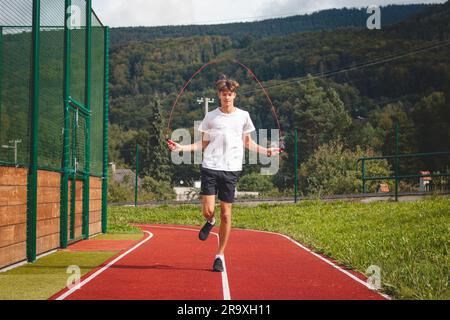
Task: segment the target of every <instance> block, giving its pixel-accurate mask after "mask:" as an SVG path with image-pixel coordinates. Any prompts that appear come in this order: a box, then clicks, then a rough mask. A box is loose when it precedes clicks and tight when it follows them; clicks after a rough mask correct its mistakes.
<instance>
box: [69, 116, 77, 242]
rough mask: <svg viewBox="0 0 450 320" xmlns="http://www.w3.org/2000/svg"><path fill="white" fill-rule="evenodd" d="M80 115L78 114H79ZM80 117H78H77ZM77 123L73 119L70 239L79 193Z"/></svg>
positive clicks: (73, 235) (72, 232) (73, 232)
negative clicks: (73, 154)
mask: <svg viewBox="0 0 450 320" xmlns="http://www.w3.org/2000/svg"><path fill="white" fill-rule="evenodd" d="M77 114H78V113H77ZM77 117H78V116H77ZM77 125H78V123H77V121H76V120H75V119H73V121H72V153H75V156H74V157H73V159H72V161H73V169H74V170H73V172H72V186H71V188H70V194H71V197H70V198H71V201H70V239H71V240H73V239H75V204H76V193H77V171H78V163H77V151H76V150H77V148H78V147H77Z"/></svg>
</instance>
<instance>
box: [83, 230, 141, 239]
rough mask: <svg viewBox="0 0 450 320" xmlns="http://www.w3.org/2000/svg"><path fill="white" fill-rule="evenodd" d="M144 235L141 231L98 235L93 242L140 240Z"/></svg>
mask: <svg viewBox="0 0 450 320" xmlns="http://www.w3.org/2000/svg"><path fill="white" fill-rule="evenodd" d="M143 235H144V234H143V232H142V231H141V230H137V232H136V233H106V234H101V235H98V236H96V237H94V238H92V240H140V239H142V237H143Z"/></svg>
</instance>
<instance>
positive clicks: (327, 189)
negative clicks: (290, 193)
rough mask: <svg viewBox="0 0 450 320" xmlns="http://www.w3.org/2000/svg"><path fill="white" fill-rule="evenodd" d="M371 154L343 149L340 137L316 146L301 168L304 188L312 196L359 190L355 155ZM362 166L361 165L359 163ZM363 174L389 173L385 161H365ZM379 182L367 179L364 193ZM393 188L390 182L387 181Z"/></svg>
mask: <svg viewBox="0 0 450 320" xmlns="http://www.w3.org/2000/svg"><path fill="white" fill-rule="evenodd" d="M363 156H374V152H373V151H372V150H370V149H367V150H363V149H361V148H360V147H358V148H357V150H356V151H354V152H353V151H351V150H349V149H345V148H344V145H343V143H342V142H341V141H340V140H336V141H331V142H329V143H327V144H324V145H322V146H320V147H319V148H317V150H316V151H315V152H314V154H313V155H312V156H311V157H310V158H309V159H308V161H307V162H306V163H305V164H304V165H303V166H302V167H301V170H300V175H301V176H302V178H301V181H306V182H307V183H306V186H305V189H306V190H305V191H306V192H307V193H308V194H315V195H333V194H354V193H360V192H361V185H362V180H361V173H360V171H359V170H358V171H357V169H356V162H357V160H358V158H361V157H363ZM360 165H361V164H360ZM365 166H366V170H365V171H366V176H389V175H391V172H390V168H389V164H388V162H387V161H386V160H377V161H367V162H366V164H365ZM378 183H379V182H378V181H368V182H367V183H366V192H376V189H377V185H378ZM387 183H388V184H389V187H390V189H391V190H392V181H390V182H387Z"/></svg>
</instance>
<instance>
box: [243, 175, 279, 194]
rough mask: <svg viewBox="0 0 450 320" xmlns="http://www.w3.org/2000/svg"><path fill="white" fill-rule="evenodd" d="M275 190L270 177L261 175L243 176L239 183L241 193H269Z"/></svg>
mask: <svg viewBox="0 0 450 320" xmlns="http://www.w3.org/2000/svg"><path fill="white" fill-rule="evenodd" d="M273 188H274V185H273V183H272V181H271V177H270V176H263V175H261V174H259V173H250V174H247V175H245V176H243V177H242V178H241V179H240V180H239V183H238V190H239V191H258V192H267V191H270V190H272V189H273Z"/></svg>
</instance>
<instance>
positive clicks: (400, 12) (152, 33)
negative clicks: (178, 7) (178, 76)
mask: <svg viewBox="0 0 450 320" xmlns="http://www.w3.org/2000/svg"><path fill="white" fill-rule="evenodd" d="M434 7H436V5H426V4H417V5H390V6H386V7H383V8H382V24H383V26H384V27H386V26H388V25H391V24H394V23H397V22H400V21H403V20H405V19H407V18H409V17H411V16H413V15H414V14H417V13H420V12H423V11H426V10H427V9H430V8H434ZM367 17H368V15H367V13H366V9H356V8H351V9H330V10H322V11H319V12H315V13H312V14H307V15H296V16H291V17H286V18H277V19H266V20H262V21H256V22H240V23H226V24H215V25H187V26H163V27H123V28H113V29H111V42H112V45H117V44H123V43H128V42H146V41H150V40H153V39H157V38H178V37H193V36H208V35H220V36H228V37H230V38H231V39H233V41H234V43H235V45H236V46H244V45H246V43H248V42H249V41H252V40H253V39H259V38H263V37H269V36H282V35H287V34H292V33H297V32H306V31H319V30H329V29H336V28H345V27H357V28H359V27H363V26H365V25H366V20H367Z"/></svg>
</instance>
